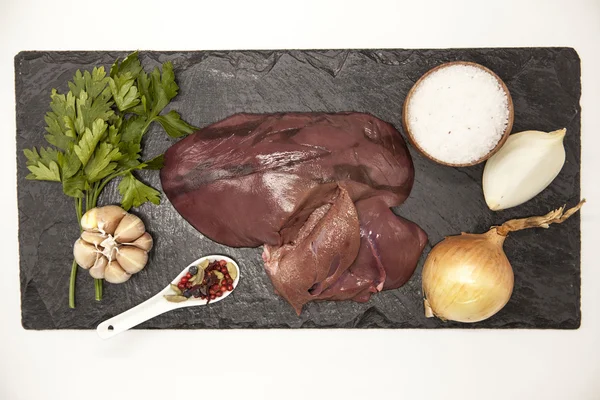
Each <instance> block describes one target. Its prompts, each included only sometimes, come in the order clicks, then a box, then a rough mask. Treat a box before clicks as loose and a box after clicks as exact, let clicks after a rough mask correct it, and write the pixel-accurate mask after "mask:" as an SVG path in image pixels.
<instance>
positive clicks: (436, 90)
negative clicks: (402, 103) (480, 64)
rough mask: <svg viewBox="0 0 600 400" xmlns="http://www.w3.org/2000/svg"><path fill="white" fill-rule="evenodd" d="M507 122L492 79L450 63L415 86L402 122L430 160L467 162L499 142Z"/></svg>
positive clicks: (499, 92) (499, 90)
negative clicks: (404, 121)
mask: <svg viewBox="0 0 600 400" xmlns="http://www.w3.org/2000/svg"><path fill="white" fill-rule="evenodd" d="M508 118H509V109H508V98H507V95H506V92H505V91H504V89H503V88H502V86H501V85H500V83H499V82H498V79H496V77H495V76H493V75H492V74H490V73H489V72H487V71H485V70H483V69H481V68H477V67H475V66H471V65H463V64H453V65H448V66H446V67H442V68H440V69H438V70H436V71H434V72H432V73H431V74H430V75H429V76H427V77H426V78H425V79H423V80H422V81H421V82H420V83H419V84H418V86H417V87H416V88H415V90H414V91H413V94H412V97H411V99H410V101H409V103H408V107H407V118H406V123H407V125H408V129H409V130H410V133H411V135H412V137H413V139H414V140H415V141H416V142H417V144H418V145H419V146H420V147H421V149H422V150H423V151H424V152H425V153H427V154H428V155H430V156H431V157H433V158H435V159H437V160H439V161H443V162H445V163H448V164H468V163H471V162H474V161H476V160H479V159H480V158H482V157H484V156H485V155H487V154H488V153H489V152H490V151H491V150H492V149H493V148H494V147H495V146H496V144H498V141H500V139H501V138H502V135H503V134H504V130H505V129H506V126H507V124H508Z"/></svg>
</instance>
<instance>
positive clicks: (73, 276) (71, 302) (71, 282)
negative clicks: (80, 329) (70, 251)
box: [69, 259, 78, 308]
mask: <svg viewBox="0 0 600 400" xmlns="http://www.w3.org/2000/svg"><path fill="white" fill-rule="evenodd" d="M77 267H78V265H77V263H76V262H75V259H73V265H72V266H71V279H70V280H69V308H75V281H76V279H77Z"/></svg>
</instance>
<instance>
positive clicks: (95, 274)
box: [89, 254, 108, 279]
mask: <svg viewBox="0 0 600 400" xmlns="http://www.w3.org/2000/svg"><path fill="white" fill-rule="evenodd" d="M107 265H108V260H107V259H106V257H104V256H103V255H101V254H99V255H98V258H97V259H96V262H95V263H94V265H93V266H92V268H90V270H89V271H90V275H91V276H92V278H94V279H104V271H105V270H106V266H107Z"/></svg>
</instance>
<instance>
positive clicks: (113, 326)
mask: <svg viewBox="0 0 600 400" xmlns="http://www.w3.org/2000/svg"><path fill="white" fill-rule="evenodd" d="M205 260H208V261H209V262H212V261H215V260H225V261H227V262H230V263H232V264H233V265H234V266H235V268H236V269H237V276H236V277H235V280H234V281H233V290H235V288H236V286H237V284H238V282H239V280H240V267H239V266H238V265H237V263H236V262H235V261H233V260H232V259H231V258H229V257H225V256H221V255H211V256H205V257H201V258H199V259H197V260H196V261H194V262H193V263H191V264H190V265H188V266H187V267H185V269H184V270H183V271H181V273H180V274H179V275H177V277H176V278H175V279H174V280H173V281H172V282H171V283H173V284H177V282H179V280H180V279H181V277H183V276H184V275H185V274H187V272H188V268H189V267H191V266H193V265H198V264H200V263H202V262H203V261H205ZM233 290H232V291H230V292H226V293H225V294H223V296H221V297H217V298H216V299H214V300H211V301H210V304H213V303H216V302H217V301H221V300H223V299H224V298H225V297H227V296H229V295H230V294H231V293H232V292H233ZM166 294H175V293H174V292H173V290H172V289H171V286H170V285H167V287H166V288H164V289H163V290H161V291H160V292H159V293H158V294H156V295H155V296H154V297H151V298H149V299H148V300H146V301H144V302H143V303H141V304H139V305H137V306H135V307H133V308H131V309H129V310H127V311H125V312H123V313H121V314H119V315H117V316H114V317H112V318H111V319H107V320H106V321H104V322H102V323H101V324H100V325H98V328H96V331H97V332H98V335H100V337H101V338H102V339H108V338H111V337H113V336H115V335H117V334H119V333H121V332H124V331H126V330H128V329H130V328H133V327H134V326H136V325H139V324H141V323H142V322H144V321H147V320H149V319H151V318H154V317H156V316H157V315H160V314H163V313H165V312H167V311H171V310H174V309H176V308H182V307H193V306H204V305H206V304H207V300H202V299H199V298H194V297H190V298H189V299H188V300H186V301H183V302H181V303H173V302H171V301H167V300H166V299H165V298H164V295H166Z"/></svg>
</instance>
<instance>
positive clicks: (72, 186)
mask: <svg viewBox="0 0 600 400" xmlns="http://www.w3.org/2000/svg"><path fill="white" fill-rule="evenodd" d="M62 183H63V193H64V194H66V195H67V196H70V197H75V198H83V197H84V194H83V192H84V190H87V188H88V185H87V180H86V178H85V176H84V175H83V174H78V175H75V176H72V177H70V178H63V180H62Z"/></svg>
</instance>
